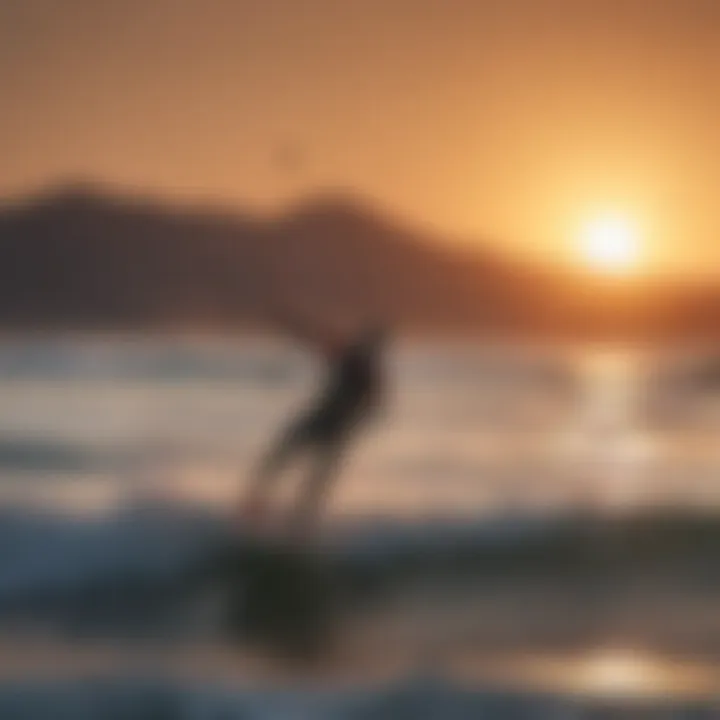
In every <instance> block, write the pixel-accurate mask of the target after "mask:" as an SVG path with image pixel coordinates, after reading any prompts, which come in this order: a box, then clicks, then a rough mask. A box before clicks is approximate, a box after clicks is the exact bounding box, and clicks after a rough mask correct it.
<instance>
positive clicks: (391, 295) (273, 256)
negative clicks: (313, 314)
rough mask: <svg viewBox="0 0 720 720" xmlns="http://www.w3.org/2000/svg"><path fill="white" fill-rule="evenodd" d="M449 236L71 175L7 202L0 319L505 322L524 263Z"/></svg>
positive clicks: (353, 203) (337, 210)
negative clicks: (121, 189) (252, 209)
mask: <svg viewBox="0 0 720 720" xmlns="http://www.w3.org/2000/svg"><path fill="white" fill-rule="evenodd" d="M446 246H447V243H445V247H444V246H443V243H442V241H441V239H438V238H431V237H421V235H420V234H419V233H417V232H414V231H412V230H409V229H404V228H402V227H401V226H400V225H399V224H397V223H396V222H394V221H393V220H391V219H390V218H389V217H387V216H385V215H383V214H382V213H381V212H379V211H377V210H375V209H374V208H372V207H371V206H370V205H366V204H364V203H362V202H361V201H359V200H357V199H355V198H353V197H351V196H349V195H341V194H338V195H332V194H330V195H326V196H321V197H316V198H313V199H311V200H309V201H308V202H306V203H302V204H300V205H298V206H296V207H294V208H292V209H291V210H289V211H288V212H286V213H285V214H283V215H281V216H279V217H275V218H272V219H259V218H258V217H256V216H253V215H251V214H249V213H241V212H237V213H230V212H224V211H219V210H217V209H215V208H209V209H208V208H203V207H192V208H182V207H181V208H178V207H176V206H166V205H163V204H161V203H159V202H155V201H152V200H147V199H143V198H138V197H135V198H133V197H122V196H119V195H118V196H115V195H113V194H112V193H109V192H107V191H104V190H102V189H99V188H96V187H94V186H93V185H92V184H85V183H72V184H69V185H64V186H60V187H57V188H51V189H49V190H47V191H46V192H43V193H41V194H39V195H37V196H35V197H31V198H29V199H27V200H25V201H23V202H21V203H18V204H16V205H14V206H11V207H6V208H5V209H4V210H3V211H2V212H0V324H1V325H2V326H4V327H6V328H8V327H15V328H17V327H20V328H25V327H50V328H57V327H70V328H102V329H108V328H125V327H129V328H137V327H140V328H147V327H162V326H175V325H178V326H182V325H183V324H198V325H210V326H219V327H232V326H235V325H237V324H246V323H251V324H253V323H258V322H259V323H261V322H262V319H263V308H264V306H265V304H266V303H267V301H268V300H272V301H273V302H274V303H278V302H279V303H297V302H301V303H306V304H308V306H310V307H316V308H318V309H322V308H324V307H329V308H332V309H333V310H334V311H341V312H347V313H354V314H358V313H361V314H368V313H373V314H382V315H383V316H387V317H389V318H392V319H393V321H396V322H398V323H400V324H405V325H408V326H416V327H436V328H440V327H444V328H450V327H453V328H466V329H467V328H468V327H470V326H477V327H478V328H480V327H490V326H492V325H498V326H501V325H504V324H508V322H509V321H510V319H511V318H510V315H511V313H510V310H511V305H512V302H513V295H514V290H513V288H512V283H510V282H508V281H509V279H510V278H512V277H513V276H516V275H517V271H516V270H514V269H513V267H512V265H511V264H509V263H508V262H507V261H504V260H500V259H499V258H497V257H495V256H493V255H491V254H490V253H487V254H480V253H470V252H461V251H459V250H449V249H447V247H446Z"/></svg>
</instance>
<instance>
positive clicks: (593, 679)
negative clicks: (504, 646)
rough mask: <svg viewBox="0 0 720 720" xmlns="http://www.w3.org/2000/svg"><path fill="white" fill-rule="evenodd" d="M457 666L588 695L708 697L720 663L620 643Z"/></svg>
mask: <svg viewBox="0 0 720 720" xmlns="http://www.w3.org/2000/svg"><path fill="white" fill-rule="evenodd" d="M469 665H470V668H469V671H468V669H466V670H465V673H463V671H462V670H461V671H460V674H461V675H464V677H466V678H467V679H474V680H477V679H478V678H479V679H481V680H482V681H484V682H493V683H495V684H502V685H507V686H511V687H521V688H522V687H524V688H528V687H529V688H532V689H534V690H541V691H551V692H560V693H572V694H576V695H581V696H583V697H587V698H601V699H602V698H607V699H623V698H625V699H628V698H636V699H640V698H648V699H650V698H652V699H663V698H670V697H686V698H692V697H696V698H712V697H714V695H715V693H716V692H717V689H718V687H719V686H720V668H718V667H717V666H713V665H706V664H702V663H693V662H687V661H673V660H672V659H669V658H663V657H662V656H657V655H653V654H652V653H645V652H641V651H638V650H632V649H623V648H604V649H600V650H590V651H587V652H585V653H578V654H573V655H565V656H562V655H540V656H533V655H526V656H520V657H510V658H507V657H505V658H503V657H500V658H493V659H491V660H487V661H484V662H479V663H475V664H472V663H471V662H470V663H469Z"/></svg>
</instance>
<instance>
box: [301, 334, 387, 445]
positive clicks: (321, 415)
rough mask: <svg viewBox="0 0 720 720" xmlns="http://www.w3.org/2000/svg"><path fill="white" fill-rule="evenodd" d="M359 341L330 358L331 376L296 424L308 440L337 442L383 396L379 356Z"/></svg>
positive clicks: (373, 407)
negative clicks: (314, 401)
mask: <svg viewBox="0 0 720 720" xmlns="http://www.w3.org/2000/svg"><path fill="white" fill-rule="evenodd" d="M376 355H377V353H375V352H374V351H373V350H372V349H371V348H368V347H366V346H365V345H364V344H362V343H357V344H354V345H350V346H348V347H346V348H343V349H342V350H341V351H339V352H338V353H337V354H336V355H334V356H330V357H329V358H328V364H329V379H328V381H327V383H326V386H325V388H324V390H323V391H322V393H321V394H320V398H319V400H318V401H317V403H316V404H315V406H314V407H313V408H312V409H311V410H310V411H309V412H308V413H307V414H305V415H303V416H302V417H301V418H300V420H299V421H298V422H297V423H296V424H295V425H294V431H295V432H299V433H300V434H301V435H302V436H303V438H304V439H305V441H309V442H313V443H321V444H322V443H330V444H334V443H337V442H341V441H343V440H345V439H346V438H347V436H348V433H350V432H351V431H352V430H353V429H354V428H355V427H356V426H357V425H358V424H359V423H361V422H362V421H364V420H366V419H367V418H368V417H369V416H370V415H371V414H372V412H373V410H375V408H376V406H377V404H378V402H379V400H380V389H381V388H380V385H381V383H380V367H379V359H378V357H377V356H376Z"/></svg>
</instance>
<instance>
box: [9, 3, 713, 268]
mask: <svg viewBox="0 0 720 720" xmlns="http://www.w3.org/2000/svg"><path fill="white" fill-rule="evenodd" d="M0 87H1V88H2V111H1V112H0V158H2V162H0V194H2V195H3V196H6V197H10V196H14V195H17V194H22V193H25V192H28V191H31V190H33V189H35V188H37V187H38V186H40V185H46V184H47V183H48V182H52V181H54V180H57V179H62V178H67V177H90V178H98V179H101V180H106V181H110V182H113V183H118V184H120V185H130V186H133V187H140V188H141V189H143V190H147V191H148V192H155V193H158V194H161V195H164V196H165V195H170V196H176V195H178V196H182V197H196V196H197V197H207V196H212V197H215V198H218V199H219V200H221V201H223V202H231V203H238V204H239V205H243V206H251V207H253V206H262V207H267V206H275V205H278V204H282V203H285V202H286V201H287V200H288V199H290V198H293V197H295V196H300V195H304V194H306V193H309V192H312V191H315V190H317V189H319V188H326V187H341V188H346V189H350V190H353V191H356V192H357V193H359V194H361V195H364V196H368V197H370V198H372V199H375V200H378V201H379V202H380V203H381V204H382V205H383V206H385V207H387V208H388V209H389V210H391V211H393V212H396V213H397V214H398V215H399V216H400V217H404V218H407V219H409V220H410V221H412V222H413V223H416V224H429V225H430V226H432V227H434V228H437V229H439V230H441V231H443V232H444V233H446V234H447V235H449V236H451V237H452V236H457V237H458V238H472V237H484V238H487V239H488V242H493V243H496V244H497V245H501V246H502V247H503V248H508V249H511V250H517V251H519V252H521V253H523V254H525V255H527V254H528V253H529V252H531V253H532V256H533V257H537V258H541V259H542V258H548V257H558V258H567V257H569V256H570V255H571V254H572V250H571V248H572V246H573V243H574V242H575V238H576V237H577V233H578V232H579V228H581V227H582V225H583V223H587V222H588V220H589V219H592V218H593V217H595V216H603V215H604V214H607V213H612V214H617V215H619V216H621V217H626V218H629V219H630V221H632V223H633V224H634V226H636V227H637V228H638V233H639V235H640V236H641V237H642V239H643V250H642V255H643V258H644V259H643V263H644V264H645V266H646V267H647V268H648V269H650V268H653V269H661V270H668V269H670V268H674V269H678V270H680V271H683V272H707V271H708V270H713V267H714V266H715V265H716V266H717V267H719V268H720V212H718V200H717V196H718V193H719V192H720V132H719V130H718V129H719V128H720V2H717V0H0Z"/></svg>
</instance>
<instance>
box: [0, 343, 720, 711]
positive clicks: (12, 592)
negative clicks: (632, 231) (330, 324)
mask: <svg viewBox="0 0 720 720" xmlns="http://www.w3.org/2000/svg"><path fill="white" fill-rule="evenodd" d="M708 357H709V356H708V355H707V352H706V351H702V350H697V349H694V350H689V349H688V350H686V351H684V352H683V353H679V352H677V351H672V352H671V351H663V352H661V351H658V350H652V351H650V350H647V349H638V348H627V347H532V348H530V347H527V346H519V345H501V344H499V343H498V344H491V345H490V344H486V343H479V342H457V343H444V344H442V345H440V344H432V343H429V342H425V343H421V342H413V343H410V342H405V343H402V344H399V345H398V346H396V347H395V348H394V349H393V352H392V353H391V355H390V357H389V358H388V373H389V378H390V383H389V390H390V394H389V403H388V407H387V409H386V411H385V412H384V413H383V416H382V418H381V419H380V421H379V422H378V424H377V426H376V427H373V428H371V429H370V430H369V431H368V432H367V433H366V434H365V435H364V436H363V437H361V438H360V439H359V442H358V444H357V446H356V447H355V448H354V451H353V453H352V455H351V456H350V457H349V458H348V462H347V466H346V467H345V468H344V472H343V475H342V479H341V480H340V482H339V483H338V485H337V487H336V488H335V489H334V492H333V495H332V498H331V503H330V508H329V513H328V517H327V519H326V522H325V525H324V527H323V532H322V535H321V539H320V548H321V552H322V553H323V556H325V557H327V558H328V562H329V563H331V566H332V567H333V568H334V571H335V573H336V575H337V577H341V578H342V582H343V588H344V589H345V590H346V592H347V602H345V603H344V604H343V607H342V612H341V613H339V617H338V619H337V642H336V643H335V644H334V645H333V650H332V653H331V654H330V655H329V656H328V657H327V658H325V659H323V660H322V661H320V662H319V663H316V664H315V665H313V666H312V668H302V669H298V668H295V667H294V668H292V669H289V668H288V667H286V666H285V665H284V664H283V663H282V662H279V661H278V660H277V659H275V658H271V657H265V656H263V655H262V653H261V652H259V651H257V650H251V649H249V648H248V647H245V646H243V645H242V643H240V644H237V643H236V644H232V643H230V642H229V641H228V638H227V634H226V632H225V629H224V625H223V621H222V617H223V614H222V610H221V608H222V602H223V597H224V596H223V592H222V589H218V588H217V587H216V586H215V585H213V584H212V583H208V584H207V586H206V584H205V583H204V582H199V581H198V580H197V575H196V569H197V568H198V567H201V566H202V565H203V563H204V562H205V561H206V560H207V559H208V558H211V557H214V556H215V554H216V553H218V552H221V551H222V548H224V547H226V546H227V543H228V539H229V537H230V533H231V524H232V507H233V503H234V502H235V500H236V498H237V497H238V493H240V492H242V488H243V485H244V483H245V482H246V481H247V479H248V478H249V477H250V475H251V472H252V468H253V466H254V464H255V463H256V462H257V460H258V458H259V457H260V455H261V454H262V452H263V451H264V450H265V448H266V446H267V444H268V443H269V442H271V441H272V440H273V439H274V437H275V436H276V434H277V433H278V431H279V430H280V429H281V428H282V426H283V423H285V422H287V420H288V419H289V418H290V417H292V415H293V413H294V412H297V411H298V410H299V409H301V408H302V406H303V403H304V402H306V401H307V399H308V398H309V397H310V396H311V395H312V392H313V389H314V387H315V385H316V383H317V382H318V380H319V376H318V373H319V368H318V367H317V366H316V364H315V362H314V359H313V358H312V356H310V355H306V354H305V353H304V352H303V351H302V349H299V348H294V347H292V346H288V345H287V344H284V343H280V342H278V341H272V340H265V339H252V340H250V339H232V340H218V339H213V340H210V339H207V338H205V339H198V338H164V339H157V338H118V337H114V338H99V337H94V338H88V337H65V338H42V337H35V338H8V339H5V340H3V341H2V343H0V398H2V402H1V403H0V717H2V718H5V717H8V718H14V717H18V718H21V717H23V718H24V717H28V718H37V717H53V718H55V717H68V718H70V717H72V718H83V717H98V716H102V717H128V718H130V717H132V718H135V717H153V718H155V717H168V718H175V717H178V718H206V717H208V718H210V717H212V718H215V717H218V718H220V717H222V718H225V717H227V718H233V717H258V718H261V717H263V718H264V717H267V718H275V717H277V718H305V717H308V718H310V717H312V718H315V717H328V718H331V717H332V718H335V717H343V718H345V717H353V718H354V717H357V718H361V717H362V718H365V717H379V718H380V717H388V718H390V717H393V718H402V717H432V718H435V717H438V718H454V717H463V718H464V717H493V718H495V717H497V718H504V717H513V718H515V717H517V718H525V717H527V718H546V717H547V718H559V717H632V716H633V715H628V714H613V713H630V712H632V713H635V714H637V716H638V717H648V716H650V717H716V716H720V709H718V708H720V621H718V620H717V619H716V617H715V615H716V612H715V610H716V607H717V600H718V599H719V598H720V569H717V568H716V567H715V565H716V564H717V563H716V562H715V559H716V558H717V553H718V551H720V522H718V521H717V520H716V515H715V511H716V508H717V505H718V503H719V502H720V491H719V488H720V484H719V483H718V482H717V477H718V470H720V447H718V446H717V443H716V442H715V437H716V434H717V431H718V430H719V429H720V413H719V412H718V411H719V410H720V403H718V402H717V398H716V397H715V393H714V389H713V387H712V386H711V385H708V384H705V385H700V384H698V383H697V382H694V380H693V372H692V370H693V368H694V367H695V366H696V365H697V364H698V363H701V362H703V361H705V360H706V359H707V358H708ZM719 396H720V393H719ZM294 481H295V478H293V477H292V474H291V476H290V477H288V481H287V483H286V487H283V488H281V491H280V493H279V496H278V499H277V502H278V509H277V512H278V516H279V517H281V516H282V510H283V508H285V507H287V504H288V503H290V502H292V492H293V491H294ZM716 699H717V700H718V702H716ZM98 713H101V715H98ZM107 713H112V714H107ZM643 713H644V714H643ZM648 713H650V714H649V715H648ZM671 713H675V714H671ZM678 713H680V714H678ZM713 713H718V714H713Z"/></svg>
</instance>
